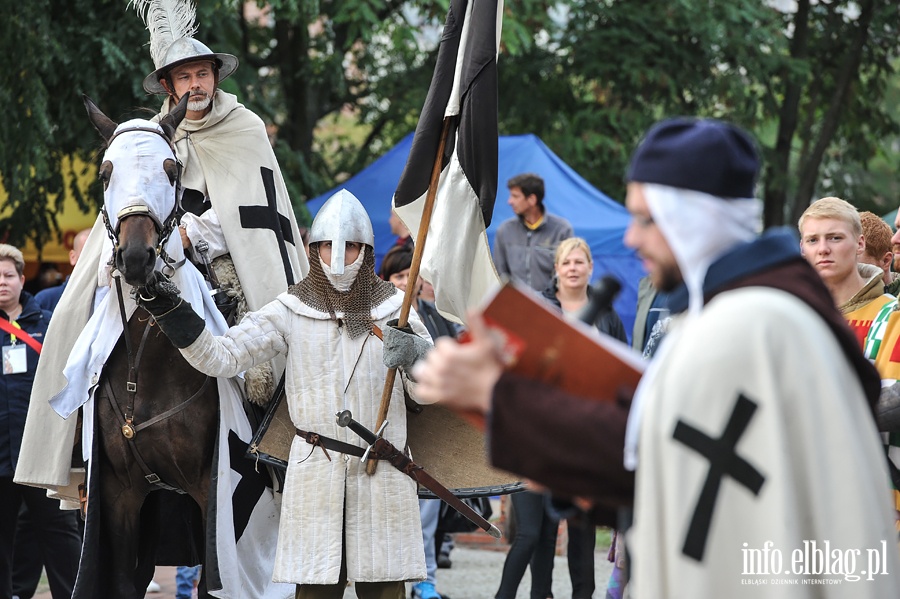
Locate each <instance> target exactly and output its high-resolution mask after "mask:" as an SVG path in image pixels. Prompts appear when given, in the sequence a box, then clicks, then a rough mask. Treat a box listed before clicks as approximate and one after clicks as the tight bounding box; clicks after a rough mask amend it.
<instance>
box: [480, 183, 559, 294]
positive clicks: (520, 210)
mask: <svg viewBox="0 0 900 599" xmlns="http://www.w3.org/2000/svg"><path fill="white" fill-rule="evenodd" d="M506 186H507V187H508V188H509V200H508V203H509V205H510V206H511V207H512V209H513V212H515V213H516V215H515V216H514V217H513V218H511V219H509V220H507V221H504V222H502V223H500V226H499V227H498V228H497V235H496V237H495V238H494V252H493V256H494V265H495V266H496V267H497V272H498V273H499V274H500V275H501V276H502V275H506V276H508V277H509V278H510V279H512V280H513V281H516V282H519V283H522V284H524V285H527V286H528V287H531V288H532V289H534V290H535V291H537V292H539V293H542V292H543V291H544V290H545V289H547V287H548V286H549V285H550V278H551V277H552V276H553V260H554V255H555V253H556V246H558V245H559V242H560V241H562V240H563V239H567V238H569V237H572V236H573V233H572V225H570V224H569V222H568V221H567V220H566V219H564V218H561V217H559V216H554V215H553V214H550V213H548V212H547V209H546V207H545V206H544V180H543V179H542V178H541V177H539V176H538V175H535V174H533V173H524V174H521V175H516V176H515V177H513V178H512V179H510V180H509V181H507V182H506Z"/></svg>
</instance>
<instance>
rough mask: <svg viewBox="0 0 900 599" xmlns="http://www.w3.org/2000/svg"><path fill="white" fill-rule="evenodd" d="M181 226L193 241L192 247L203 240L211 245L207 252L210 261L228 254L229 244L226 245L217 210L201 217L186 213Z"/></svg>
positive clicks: (207, 212)
mask: <svg viewBox="0 0 900 599" xmlns="http://www.w3.org/2000/svg"><path fill="white" fill-rule="evenodd" d="M181 226H183V227H184V231H185V233H187V236H188V239H190V240H191V245H193V246H196V245H197V243H198V242H199V241H200V240H201V239H202V240H203V241H205V242H206V243H208V244H209V250H208V251H207V258H208V259H209V260H212V259H213V258H218V257H219V256H221V255H223V254H227V253H228V244H227V243H225V235H224V234H223V233H222V225H221V224H220V223H219V217H218V216H217V215H216V211H215V210H213V209H209V210H207V211H206V212H204V213H203V214H201V215H200V216H197V215H196V214H192V213H190V212H186V213H185V214H184V215H183V216H182V217H181Z"/></svg>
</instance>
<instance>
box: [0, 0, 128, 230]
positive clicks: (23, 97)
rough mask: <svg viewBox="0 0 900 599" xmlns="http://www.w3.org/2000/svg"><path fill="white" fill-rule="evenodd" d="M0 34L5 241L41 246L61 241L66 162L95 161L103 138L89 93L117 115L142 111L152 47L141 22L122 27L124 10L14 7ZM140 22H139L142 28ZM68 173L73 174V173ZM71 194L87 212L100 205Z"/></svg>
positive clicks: (52, 1)
mask: <svg viewBox="0 0 900 599" xmlns="http://www.w3.org/2000/svg"><path fill="white" fill-rule="evenodd" d="M8 4H11V11H10V12H9V13H8V14H7V17H6V18H4V19H3V20H2V24H0V48H2V51H0V56H2V58H0V60H2V61H3V67H2V68H0V102H2V104H3V106H4V107H5V115H4V118H3V119H0V139H2V140H3V143H2V144H0V177H2V182H3V186H4V187H5V189H6V191H7V193H8V194H9V195H8V198H7V201H6V209H7V212H6V213H5V215H4V217H3V218H2V219H0V239H3V240H4V241H5V242H7V243H11V244H14V245H22V244H23V243H24V241H25V239H26V237H30V238H31V239H33V240H34V241H35V243H36V244H37V245H38V246H41V245H43V244H44V243H46V241H48V240H49V239H50V236H51V235H58V234H59V227H58V225H57V223H56V218H55V212H56V211H57V210H59V208H60V207H61V205H62V199H63V193H62V192H63V191H64V186H65V180H66V178H65V176H64V175H66V174H68V175H74V174H75V173H73V172H72V170H73V169H74V168H75V167H74V166H73V163H72V162H70V161H67V160H64V158H68V157H70V156H79V157H81V158H84V159H89V158H90V153H91V150H92V149H93V148H96V147H97V146H98V145H99V137H98V135H97V132H96V131H95V130H94V129H93V127H92V126H91V125H90V123H89V122H88V120H87V117H86V114H85V112H84V108H83V105H82V102H81V97H80V94H81V93H87V94H89V95H90V96H92V97H93V98H94V100H95V101H97V102H99V103H100V105H101V106H104V107H112V108H113V110H110V111H109V114H110V115H115V114H116V113H117V112H121V111H124V110H126V108H131V107H134V106H136V105H137V104H139V102H140V100H141V98H143V97H144V96H145V94H144V92H143V91H142V90H141V89H140V80H139V79H137V78H136V77H135V76H134V73H135V71H136V68H137V65H136V64H135V58H136V57H135V53H134V52H133V51H132V48H134V47H137V46H139V45H140V44H141V43H143V42H144V41H145V40H144V32H143V27H142V24H141V23H140V20H139V19H128V20H126V19H121V23H119V24H118V26H112V24H113V23H118V21H119V20H120V17H121V15H122V13H123V11H124V6H123V3H122V2H121V1H114V0H66V1H65V2H63V1H60V0H29V2H13V3H8ZM134 21H137V22H136V23H135V22H134ZM66 169H68V171H69V172H68V173H66ZM74 180H75V178H74V176H70V177H69V181H71V182H72V183H70V185H71V191H72V193H73V194H74V197H75V199H76V200H77V202H78V204H79V206H81V207H82V209H84V210H85V211H87V210H88V209H91V208H92V209H96V208H97V207H98V206H99V202H100V195H99V193H97V192H94V193H92V194H90V195H88V196H85V195H84V194H82V192H81V190H80V189H78V187H77V185H75V184H74Z"/></svg>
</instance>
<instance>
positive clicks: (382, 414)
mask: <svg viewBox="0 0 900 599" xmlns="http://www.w3.org/2000/svg"><path fill="white" fill-rule="evenodd" d="M450 119H451V117H445V118H444V123H443V127H442V128H441V141H440V143H439V144H438V151H437V156H435V158H434V165H433V166H432V167H431V180H430V181H429V183H428V193H427V194H426V195H425V206H423V208H422V220H421V222H420V223H419V230H418V232H417V233H416V242H415V245H414V246H413V256H412V264H410V266H409V278H408V279H407V280H406V292H405V293H404V295H403V305H402V306H401V307H400V318H399V321H398V322H397V327H398V328H402V327H405V326H406V325H408V324H409V310H410V309H411V308H412V303H413V300H414V299H415V295H414V292H415V288H416V283H417V282H418V280H419V266H420V265H421V264H422V254H423V253H424V252H425V240H426V239H427V238H428V227H429V226H430V225H431V214H432V212H433V211H434V199H435V196H437V188H438V181H439V180H440V178H441V162H442V159H443V156H444V146H445V145H446V144H447V134H448V132H449V131H450ZM396 378H397V369H396V368H389V369H388V371H387V377H386V378H385V380H384V389H382V390H381V404H380V405H379V406H378V420H377V422H376V424H375V430H376V431H377V430H378V429H380V428H381V425H382V424H383V423H384V421H385V419H386V418H387V413H388V409H389V408H390V407H391V395H392V393H393V391H394V381H395V380H396ZM377 464H378V460H369V462H368V463H367V464H366V472H368V473H369V474H375V469H376V468H377Z"/></svg>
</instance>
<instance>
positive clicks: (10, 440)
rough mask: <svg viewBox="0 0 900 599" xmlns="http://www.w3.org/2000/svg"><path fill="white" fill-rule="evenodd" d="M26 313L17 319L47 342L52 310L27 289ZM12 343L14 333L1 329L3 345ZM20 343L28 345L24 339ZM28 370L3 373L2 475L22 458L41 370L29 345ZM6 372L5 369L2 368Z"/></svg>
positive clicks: (0, 417) (0, 421)
mask: <svg viewBox="0 0 900 599" xmlns="http://www.w3.org/2000/svg"><path fill="white" fill-rule="evenodd" d="M19 303H21V304H22V314H21V315H19V318H17V319H16V322H18V323H19V326H20V327H22V330H24V331H25V332H26V333H28V334H29V335H31V336H32V337H34V339H35V341H37V342H39V343H43V342H44V335H45V334H46V333H47V324H48V323H49V322H50V312H47V311H46V310H42V309H41V307H40V306H39V305H38V303H37V301H36V300H35V299H34V296H33V295H31V294H30V293H28V292H27V291H23V292H22V294H21V295H20V296H19ZM0 318H3V319H4V320H9V319H8V317H7V315H6V313H5V312H3V311H2V310H0ZM10 345H12V341H11V335H10V334H9V333H7V332H6V331H0V346H2V347H4V348H6V347H8V346H10ZM16 345H17V346H18V345H25V344H24V342H23V341H22V340H21V339H17V340H16ZM25 351H26V357H27V360H28V370H27V371H26V372H22V373H20V374H0V477H8V478H12V476H13V474H14V473H15V471H16V462H18V460H19V448H20V447H21V445H22V434H23V432H24V430H25V415H26V414H27V413H28V400H29V398H30V396H31V385H32V383H33V382H34V372H35V370H37V363H38V354H37V352H36V351H34V350H33V349H31V348H30V347H28V346H27V345H25ZM0 372H2V371H0Z"/></svg>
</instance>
